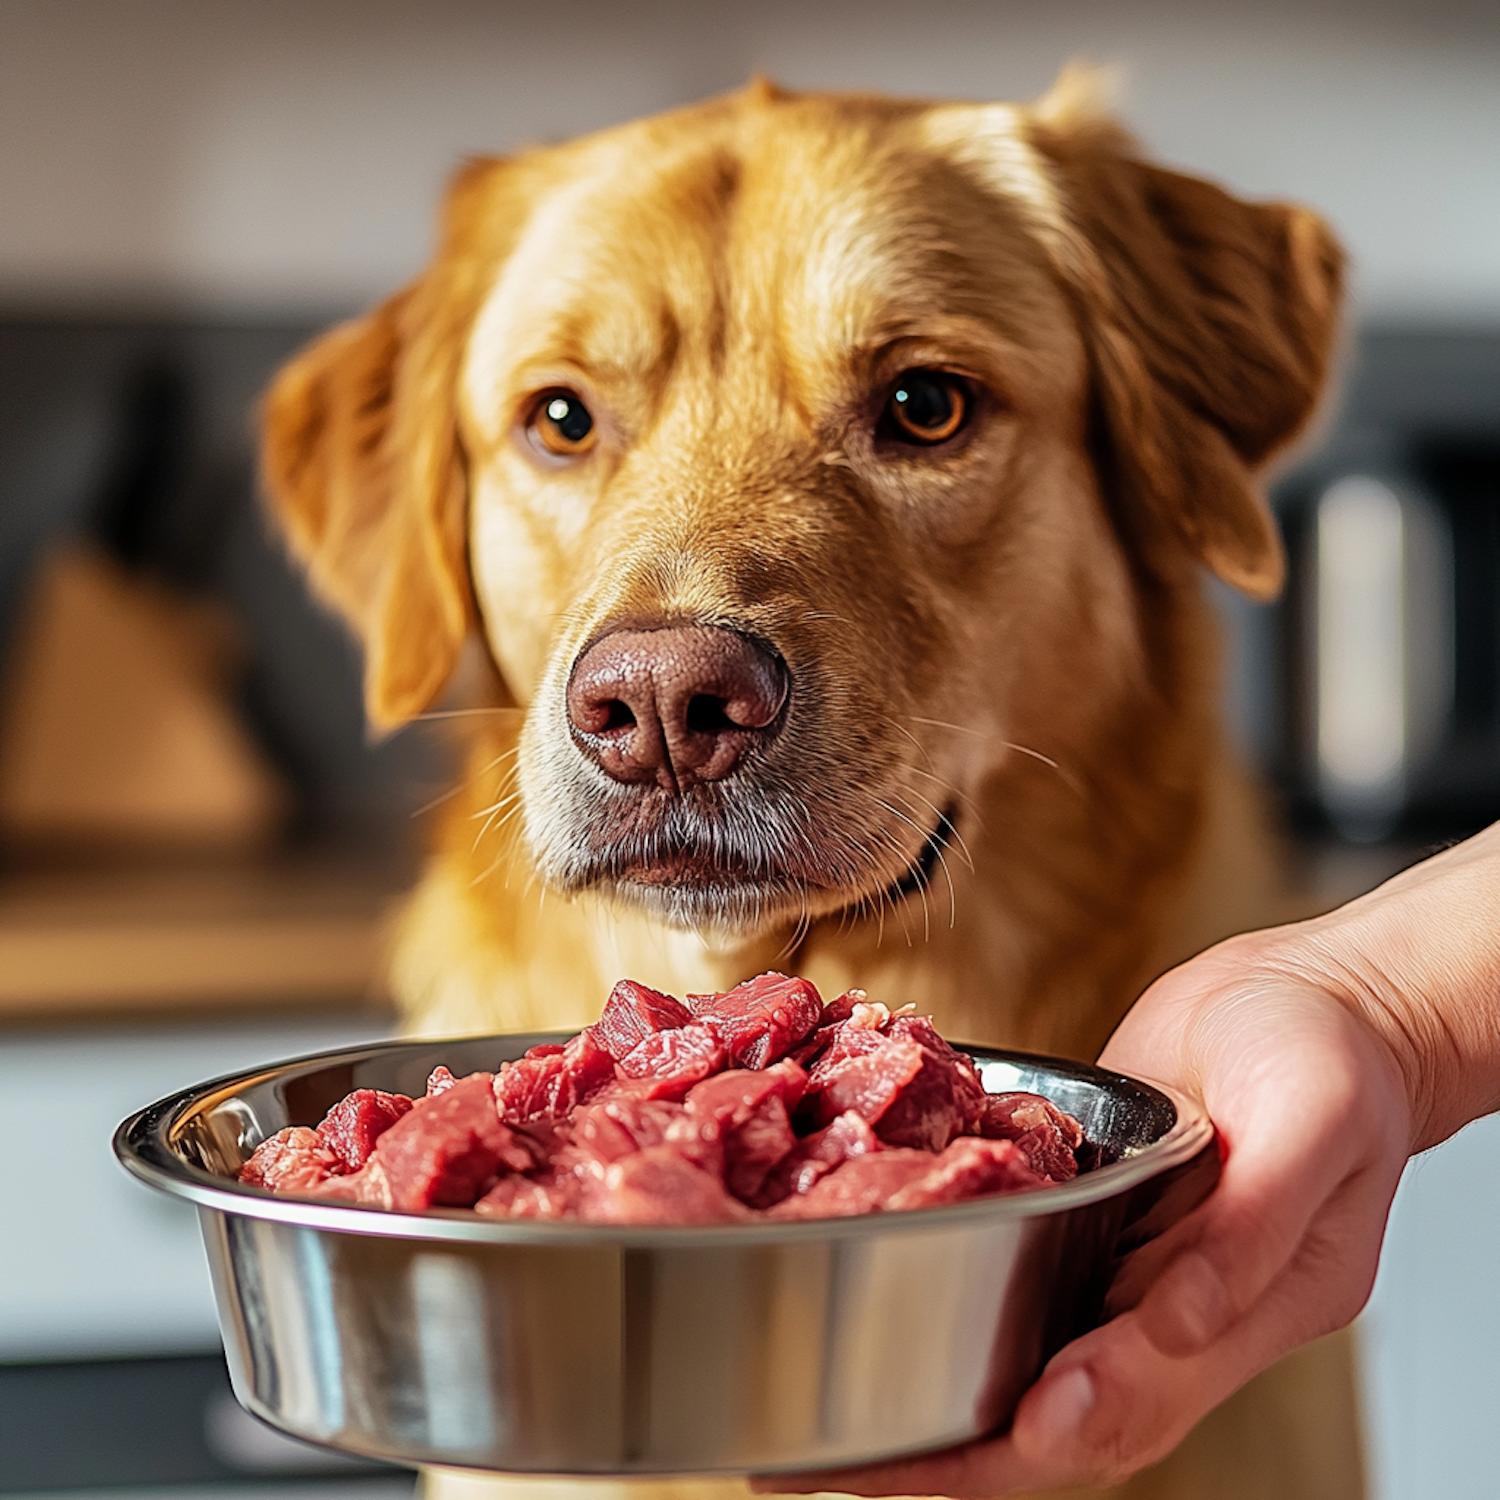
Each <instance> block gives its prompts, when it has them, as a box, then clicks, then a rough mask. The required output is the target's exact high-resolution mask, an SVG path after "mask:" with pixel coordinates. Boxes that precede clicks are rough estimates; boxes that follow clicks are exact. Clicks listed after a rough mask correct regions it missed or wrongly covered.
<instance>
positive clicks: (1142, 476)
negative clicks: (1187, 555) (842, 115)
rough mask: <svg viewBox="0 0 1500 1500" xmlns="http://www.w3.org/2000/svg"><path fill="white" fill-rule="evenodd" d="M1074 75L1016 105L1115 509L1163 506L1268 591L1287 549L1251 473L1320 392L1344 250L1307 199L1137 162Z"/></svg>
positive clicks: (1226, 568) (1198, 550)
mask: <svg viewBox="0 0 1500 1500" xmlns="http://www.w3.org/2000/svg"><path fill="white" fill-rule="evenodd" d="M1079 81H1080V80H1079V75H1078V74H1077V73H1065V74H1064V75H1063V77H1062V78H1061V79H1060V80H1059V82H1058V85H1056V86H1055V87H1054V89H1053V91H1052V92H1051V93H1050V94H1049V95H1048V96H1046V97H1045V98H1044V99H1043V100H1042V101H1041V103H1040V104H1039V105H1038V106H1037V107H1036V108H1035V109H1034V110H1032V111H1030V112H1029V114H1028V115H1027V116H1026V117H1025V118H1026V121H1027V125H1026V133H1027V136H1028V138H1029V140H1030V144H1031V145H1032V147H1033V149H1034V150H1035V151H1036V152H1037V153H1038V154H1039V156H1040V159H1041V162H1042V164H1044V167H1045V170H1046V174H1047V176H1048V178H1050V181H1051V184H1052V186H1053V190H1054V192H1055V194H1056V199H1057V207H1058V208H1059V209H1060V217H1061V221H1062V222H1061V226H1060V229H1059V231H1058V238H1059V240H1060V243H1059V244H1058V245H1057V246H1056V247H1055V249H1054V253H1055V254H1056V255H1058V256H1059V257H1060V258H1061V259H1062V261H1063V266H1062V268H1061V269H1062V270H1063V272H1064V275H1065V278H1066V279H1067V280H1068V281H1069V282H1070V283H1071V284H1072V288H1073V291H1074V294H1075V296H1076V297H1077V298H1078V299H1079V301H1080V303H1081V308H1080V311H1081V315H1082V322H1083V324H1084V334H1085V338H1086V339H1087V341H1088V343H1089V345H1090V355H1091V359H1092V362H1093V367H1094V380H1095V385H1096V391H1097V402H1098V417H1099V421H1098V422H1097V424H1096V425H1097V427H1098V429H1099V430H1098V431H1097V433H1096V446H1097V448H1098V450H1099V452H1098V457H1099V460H1100V463H1101V468H1102V469H1103V470H1104V471H1105V474H1104V477H1105V481H1106V483H1107V484H1109V485H1111V487H1112V488H1113V489H1114V491H1115V492H1116V493H1115V499H1116V502H1117V503H1118V504H1119V505H1120V506H1121V509H1122V512H1123V515H1122V520H1123V521H1124V522H1125V523H1126V524H1127V525H1135V526H1140V525H1142V524H1150V518H1152V517H1155V518H1159V520H1158V523H1157V524H1159V521H1160V520H1165V521H1166V522H1167V523H1168V524H1169V525H1170V527H1171V528H1172V530H1173V531H1175V533H1176V534H1177V536H1178V537H1179V538H1180V539H1181V540H1182V541H1183V542H1185V543H1186V544H1187V546H1188V547H1189V549H1190V550H1191V551H1192V552H1193V553H1194V554H1195V555H1196V556H1197V557H1198V558H1199V559H1200V560H1201V561H1202V562H1204V563H1206V564H1207V565H1208V567H1210V568H1211V569H1212V570H1213V571H1214V572H1215V573H1217V574H1218V575H1219V577H1220V578H1222V579H1224V580H1225V581H1226V582H1227V583H1230V584H1233V585H1234V586H1235V587H1236V588H1238V589H1240V590H1242V591H1243V592H1244V593H1246V594H1248V595H1249V596H1250V597H1251V598H1253V599H1269V598H1271V597H1272V596H1274V595H1275V594H1276V592H1277V591H1278V589H1279V588H1280V587H1281V582H1282V577H1283V574H1284V571H1285V563H1284V559H1283V555H1282V548H1281V539H1280V535H1279V533H1278V531H1277V528H1276V523H1275V521H1274V520H1273V518H1272V516H1271V512H1270V509H1269V507H1268V506H1267V504H1266V501H1265V498H1264V496H1263V495H1262V494H1261V492H1260V488H1259V486H1258V485H1257V483H1256V474H1257V471H1258V470H1260V468H1261V467H1262V466H1263V465H1264V464H1265V463H1266V462H1267V460H1268V459H1270V458H1271V457H1272V456H1273V455H1274V454H1275V453H1276V452H1277V451H1278V450H1279V449H1281V448H1282V447H1284V446H1285V445H1286V444H1287V443H1289V442H1290V441H1291V440H1292V439H1293V438H1294V437H1296V435H1297V433H1298V432H1299V431H1300V430H1301V429H1302V427H1303V426H1304V425H1305V424H1306V422H1307V421H1308V419H1309V417H1310V416H1311V415H1312V413H1313V411H1314V409H1315V408H1316V406H1317V403H1318V399H1319V396H1320V395H1321V393H1322V391H1323V387H1324V382H1325V380H1326V378H1327V374H1328V367H1329V362H1330V358H1331V355H1332V350H1333V346H1334V339H1335V335H1336V332H1337V324H1338V313H1339V304H1340V298H1341V292H1342V280H1343V264H1344V261H1343V254H1342V252H1341V250H1340V248H1339V246H1338V243H1337V241H1336V240H1335V239H1334V237H1333V235H1332V233H1331V232H1330V231H1329V229H1328V227H1327V226H1326V225H1325V224H1324V223H1323V221H1322V220H1321V219H1319V218H1318V217H1317V215H1316V214H1313V213H1311V212H1309V211H1308V210H1306V209H1303V208H1297V207H1293V206H1289V205H1286V204H1280V203H1246V202H1243V201H1241V200H1240V199H1238V198H1234V197H1232V196H1231V195H1230V194H1228V193H1226V192H1225V191H1223V189H1221V188H1219V187H1216V186H1214V185H1213V184H1212V183H1208V182H1203V181H1200V180H1198V179H1196V178H1192V177H1184V176H1182V175H1180V174H1178V173H1176V172H1169V171H1166V170H1164V169H1163V168H1161V167H1156V166H1153V165H1151V164H1150V163H1149V162H1146V161H1144V160H1143V159H1142V158H1141V156H1140V153H1139V152H1138V150H1137V149H1136V147H1135V145H1134V143H1133V142H1132V141H1131V139H1130V137H1129V136H1128V135H1126V133H1125V132H1124V131H1123V130H1122V129H1120V127H1119V126H1118V125H1116V124H1114V123H1113V121H1111V120H1110V119H1108V118H1107V117H1105V116H1102V115H1101V114H1100V113H1099V112H1098V111H1097V109H1095V108H1094V107H1093V106H1092V104H1091V102H1090V101H1089V99H1088V97H1087V89H1086V83H1087V80H1086V79H1085V80H1084V83H1085V87H1084V88H1083V89H1080V88H1079V86H1078V85H1079Z"/></svg>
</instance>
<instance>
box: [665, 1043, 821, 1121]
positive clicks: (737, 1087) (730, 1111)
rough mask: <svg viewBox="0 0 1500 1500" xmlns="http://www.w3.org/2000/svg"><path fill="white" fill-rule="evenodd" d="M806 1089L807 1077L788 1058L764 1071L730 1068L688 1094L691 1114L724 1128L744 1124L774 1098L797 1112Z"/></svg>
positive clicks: (696, 1086)
mask: <svg viewBox="0 0 1500 1500" xmlns="http://www.w3.org/2000/svg"><path fill="white" fill-rule="evenodd" d="M806 1088H807V1074H806V1073H805V1072H803V1070H802V1069H801V1068H800V1067H798V1065H797V1064H796V1063H794V1062H792V1061H790V1060H789V1059H783V1060H782V1061H781V1062H779V1063H776V1064H774V1065H773V1066H772V1067H769V1068H763V1069H754V1068H731V1069H728V1070H727V1071H726V1072H723V1073H718V1074H716V1075H715V1076H714V1077H712V1078H706V1079H704V1081H703V1082H702V1083H699V1084H695V1085H694V1086H693V1088H692V1089H691V1090H689V1092H688V1095H687V1107H688V1110H689V1112H690V1113H691V1114H693V1115H695V1116H696V1117H697V1118H699V1119H702V1120H713V1121H715V1122H717V1123H718V1124H719V1125H720V1126H721V1127H723V1128H725V1129H732V1128H733V1127H735V1126H737V1125H742V1124H744V1122H745V1121H746V1120H748V1119H749V1118H750V1116H751V1115H752V1114H753V1113H754V1112H755V1110H756V1109H757V1108H758V1107H759V1106H760V1104H761V1102H762V1100H765V1099H768V1098H770V1097H771V1096H772V1095H775V1096H776V1097H777V1098H779V1099H780V1100H781V1102H782V1103H783V1104H784V1105H785V1106H786V1107H787V1108H788V1109H794V1108H796V1106H797V1103H798V1101H799V1100H800V1099H801V1098H802V1094H803V1091H804V1090H805V1089H806Z"/></svg>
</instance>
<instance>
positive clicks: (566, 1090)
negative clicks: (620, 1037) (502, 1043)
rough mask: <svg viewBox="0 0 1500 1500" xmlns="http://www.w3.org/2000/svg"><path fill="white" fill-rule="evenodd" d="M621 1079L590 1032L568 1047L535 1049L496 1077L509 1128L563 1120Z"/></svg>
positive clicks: (499, 1101)
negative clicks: (535, 1122)
mask: <svg viewBox="0 0 1500 1500" xmlns="http://www.w3.org/2000/svg"><path fill="white" fill-rule="evenodd" d="M614 1076H615V1060H614V1058H613V1057H611V1056H610V1055H609V1053H608V1052H606V1051H605V1049H604V1048H603V1047H601V1046H600V1045H599V1043H598V1042H596V1041H595V1040H594V1038H593V1037H592V1036H591V1035H590V1034H589V1033H588V1032H587V1031H581V1032H579V1033H578V1035H577V1036H575V1037H574V1038H573V1039H572V1040H571V1041H570V1042H568V1044H567V1046H565V1047H557V1046H552V1045H547V1046H542V1047H533V1048H532V1049H531V1050H530V1051H529V1052H528V1053H527V1054H526V1055H525V1057H522V1058H520V1059H518V1060H517V1061H515V1062H511V1063H506V1064H505V1066H504V1067H502V1068H501V1069H500V1071H499V1073H497V1074H496V1075H495V1101H496V1103H497V1105H498V1107H499V1110H500V1118H501V1119H502V1120H504V1121H505V1123H506V1124H507V1125H525V1124H527V1123H528V1122H529V1121H532V1120H560V1119H562V1118H563V1117H564V1116H565V1115H567V1114H568V1113H569V1112H570V1111H571V1110H573V1109H574V1108H575V1107H576V1106H578V1105H579V1104H582V1103H584V1102H585V1101H586V1100H587V1099H589V1098H590V1097H591V1096H592V1095H594V1094H595V1093H597V1092H598V1091H599V1089H600V1088H602V1087H603V1086H604V1085H605V1084H606V1083H608V1082H609V1081H610V1079H612V1078H613V1077H614Z"/></svg>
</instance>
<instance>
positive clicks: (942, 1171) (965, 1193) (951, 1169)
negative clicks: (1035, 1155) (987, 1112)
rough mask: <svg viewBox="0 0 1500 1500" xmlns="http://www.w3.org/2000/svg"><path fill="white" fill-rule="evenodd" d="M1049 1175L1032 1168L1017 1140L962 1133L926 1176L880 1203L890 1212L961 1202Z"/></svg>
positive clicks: (1039, 1183)
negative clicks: (981, 1138)
mask: <svg viewBox="0 0 1500 1500" xmlns="http://www.w3.org/2000/svg"><path fill="white" fill-rule="evenodd" d="M1046 1183H1047V1179H1046V1178H1045V1177H1043V1176H1041V1175H1039V1174H1038V1173H1036V1172H1033V1171H1032V1170H1031V1165H1030V1163H1029V1162H1028V1161H1027V1160H1026V1158H1025V1157H1024V1156H1023V1155H1022V1154H1021V1152H1020V1151H1019V1150H1018V1149H1017V1148H1016V1143H1015V1142H1014V1141H982V1140H978V1139H976V1138H975V1137H974V1136H961V1137H960V1138H959V1139H958V1140H956V1141H954V1142H953V1144H952V1145H951V1146H949V1147H948V1148H947V1150H945V1151H944V1152H943V1153H942V1155H941V1156H939V1157H938V1159H937V1160H936V1161H935V1162H934V1161H932V1160H931V1158H929V1165H928V1168H927V1172H926V1174H925V1175H924V1176H922V1177H918V1178H916V1179H915V1180H913V1181H911V1182H908V1183H906V1184H905V1185H904V1186H903V1187H900V1188H898V1189H897V1190H896V1191H895V1192H894V1193H892V1194H891V1196H890V1197H889V1198H887V1199H886V1200H885V1202H884V1203H883V1204H882V1205H881V1207H882V1208H883V1209H884V1210H886V1211H888V1212H895V1211H897V1210H900V1209H903V1208H933V1207H935V1206H936V1205H938V1204H940V1203H961V1202H963V1201H964V1200H965V1199H966V1198H978V1197H982V1196H983V1195H984V1194H985V1193H1013V1192H1016V1191H1018V1190H1019V1189H1021V1188H1033V1187H1043V1186H1045V1185H1046Z"/></svg>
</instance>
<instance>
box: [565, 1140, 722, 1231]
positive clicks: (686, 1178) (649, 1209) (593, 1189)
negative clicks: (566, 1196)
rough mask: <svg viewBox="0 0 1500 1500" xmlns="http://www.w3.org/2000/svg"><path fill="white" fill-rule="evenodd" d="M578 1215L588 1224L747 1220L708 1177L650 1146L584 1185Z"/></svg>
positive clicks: (664, 1150) (671, 1152)
mask: <svg viewBox="0 0 1500 1500" xmlns="http://www.w3.org/2000/svg"><path fill="white" fill-rule="evenodd" d="M578 1216H579V1218H581V1219H585V1220H587V1221H588V1222H590V1223H594V1224H729V1223H734V1222H735V1221H737V1220H742V1219H748V1218H750V1217H751V1214H750V1210H749V1209H747V1208H745V1207H744V1206H743V1205H742V1204H739V1203H736V1202H735V1201H734V1199H733V1198H731V1197H730V1196H729V1194H728V1193H726V1192H725V1191H724V1185H723V1183H721V1182H720V1181H719V1180H718V1178H716V1177H715V1176H713V1174H712V1173H709V1172H705V1171H704V1170H703V1169H702V1168H701V1167H698V1166H695V1165H694V1164H693V1163H692V1162H690V1161H688V1160H687V1158H686V1157H684V1156H682V1155H680V1154H679V1153H678V1152H677V1151H676V1150H674V1149H673V1148H672V1147H671V1146H652V1147H650V1148H648V1149H647V1150H645V1151H637V1152H635V1153H634V1154H633V1155H630V1156H627V1157H624V1158H623V1159H621V1160H620V1161H617V1162H614V1163H613V1164H612V1165H610V1166H608V1167H606V1168H605V1169H604V1171H603V1173H602V1174H601V1175H600V1176H599V1177H598V1178H596V1179H592V1180H588V1181H585V1182H584V1184H583V1191H582V1196H581V1200H580V1203H579V1209H578Z"/></svg>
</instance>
